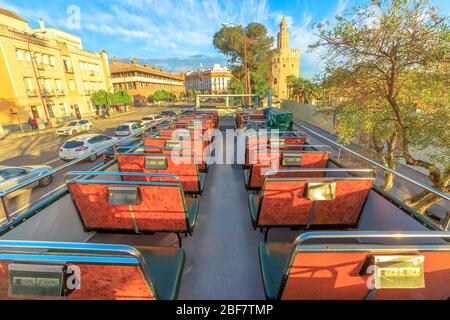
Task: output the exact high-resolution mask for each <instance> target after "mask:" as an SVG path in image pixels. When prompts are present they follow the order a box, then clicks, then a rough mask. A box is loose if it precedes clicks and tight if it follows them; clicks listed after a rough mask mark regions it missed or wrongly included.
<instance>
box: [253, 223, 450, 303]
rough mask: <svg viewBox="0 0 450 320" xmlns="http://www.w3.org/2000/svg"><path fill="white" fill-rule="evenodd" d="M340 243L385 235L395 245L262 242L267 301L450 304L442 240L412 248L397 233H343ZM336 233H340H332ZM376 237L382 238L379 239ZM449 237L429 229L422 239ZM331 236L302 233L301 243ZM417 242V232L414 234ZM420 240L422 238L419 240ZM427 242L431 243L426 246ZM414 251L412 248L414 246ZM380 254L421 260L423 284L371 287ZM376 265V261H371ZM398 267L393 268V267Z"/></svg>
mask: <svg viewBox="0 0 450 320" xmlns="http://www.w3.org/2000/svg"><path fill="white" fill-rule="evenodd" d="M340 233H341V234H342V235H339V236H337V237H336V239H342V238H349V239H352V238H353V239H359V238H360V237H370V238H377V237H380V236H383V237H384V239H386V237H387V238H388V239H389V237H390V240H391V241H394V242H393V243H394V245H390V246H389V249H388V251H386V250H383V245H381V246H380V245H370V244H364V243H358V242H356V241H355V244H352V245H351V246H350V247H349V246H348V243H346V242H344V241H343V242H341V243H336V241H333V242H331V243H329V242H327V241H326V239H322V240H320V242H319V243H317V241H316V242H314V244H303V243H301V242H299V240H298V239H297V240H296V242H294V245H293V244H291V243H261V244H260V247H259V259H260V267H261V274H262V279H263V284H264V289H265V293H266V297H267V299H271V300H273V299H283V300H325V299H331V300H362V299H377V300H378V299H380V300H389V299H396V300H403V299H405V300H406V299H408V300H424V299H426V300H441V299H442V300H448V299H449V298H450V286H449V285H448V284H449V283H450V246H449V245H448V244H447V243H444V242H439V244H436V245H431V244H427V245H420V244H419V245H416V246H415V247H416V248H417V249H415V250H411V248H409V246H404V245H401V244H400V245H399V244H398V242H395V241H396V240H398V239H399V237H404V238H408V233H403V234H402V235H399V233H397V232H391V233H389V232H340ZM333 234H339V232H334V233H333ZM377 234H378V235H377ZM426 234H429V237H434V236H439V235H440V234H442V237H443V238H444V237H447V238H448V237H450V234H449V233H444V232H434V231H427V232H423V236H424V237H423V238H424V239H425V238H427V235H426ZM321 236H323V237H324V238H326V237H329V238H333V237H332V236H330V233H328V232H312V233H304V234H303V235H301V236H300V237H299V239H313V238H320V237H321ZM410 237H411V238H414V237H415V235H414V233H410ZM419 241H420V240H419ZM428 243H429V242H428ZM413 247H414V246H413ZM376 256H388V257H389V256H392V258H395V257H396V256H397V257H398V256H401V257H405V258H408V259H409V258H416V257H423V283H424V285H423V286H416V287H413V288H407V287H405V286H404V285H402V284H401V283H398V284H396V285H397V286H398V287H396V288H387V287H379V288H376V287H375V288H374V287H373V280H374V278H375V276H374V273H373V269H372V271H370V270H371V269H370V268H368V266H370V265H371V261H373V260H372V259H373V257H376ZM372 264H373V263H372ZM393 267H395V265H394V266H393Z"/></svg>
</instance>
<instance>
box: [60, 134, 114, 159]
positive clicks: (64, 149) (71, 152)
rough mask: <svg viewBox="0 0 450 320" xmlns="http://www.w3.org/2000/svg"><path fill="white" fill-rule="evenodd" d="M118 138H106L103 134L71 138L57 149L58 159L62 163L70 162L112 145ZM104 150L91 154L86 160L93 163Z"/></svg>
mask: <svg viewBox="0 0 450 320" xmlns="http://www.w3.org/2000/svg"><path fill="white" fill-rule="evenodd" d="M117 140H118V138H116V137H108V136H105V135H103V134H84V135H80V136H78V137H75V138H71V139H69V140H67V141H66V142H64V144H63V145H62V146H61V148H60V149H59V158H60V159H61V160H63V161H71V160H74V159H76V158H78V157H81V156H85V155H87V154H89V153H92V152H94V151H95V150H99V149H101V148H103V147H106V146H107V145H113V144H114V142H116V141H117ZM105 152H106V150H104V151H100V152H98V153H94V154H92V155H91V156H90V157H89V158H88V160H89V161H91V162H94V161H95V160H97V157H98V156H100V155H102V154H103V153H105Z"/></svg>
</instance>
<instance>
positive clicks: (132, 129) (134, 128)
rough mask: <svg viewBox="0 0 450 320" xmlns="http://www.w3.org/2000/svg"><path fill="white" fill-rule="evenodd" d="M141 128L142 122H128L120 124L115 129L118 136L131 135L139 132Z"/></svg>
mask: <svg viewBox="0 0 450 320" xmlns="http://www.w3.org/2000/svg"><path fill="white" fill-rule="evenodd" d="M140 128H141V126H140V124H139V123H137V122H126V123H122V124H121V125H118V126H117V128H116V131H115V136H116V137H123V136H131V135H135V134H137V133H139V129H140Z"/></svg>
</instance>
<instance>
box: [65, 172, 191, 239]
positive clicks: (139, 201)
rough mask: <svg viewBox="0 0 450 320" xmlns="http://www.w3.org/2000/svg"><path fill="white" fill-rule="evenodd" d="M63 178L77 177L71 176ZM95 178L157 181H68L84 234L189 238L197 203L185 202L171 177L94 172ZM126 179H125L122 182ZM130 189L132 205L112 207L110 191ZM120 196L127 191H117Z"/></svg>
mask: <svg viewBox="0 0 450 320" xmlns="http://www.w3.org/2000/svg"><path fill="white" fill-rule="evenodd" d="M67 175H80V173H77V172H73V173H72V172H71V173H68V174H67ZM95 175H96V176H102V175H105V176H106V175H109V176H111V175H116V176H122V177H125V176H132V175H140V176H148V177H154V178H155V180H156V179H158V181H148V182H137V181H133V182H131V181H115V180H85V179H81V180H70V181H68V182H67V185H68V188H69V191H70V194H71V196H72V199H73V201H74V204H75V206H76V208H77V211H78V213H79V215H80V218H81V221H82V223H83V226H84V228H85V229H86V230H95V231H103V232H116V233H144V234H145V233H150V234H152V233H155V232H170V233H175V234H176V235H177V236H178V239H179V244H180V246H181V236H180V234H181V233H185V234H188V233H189V234H192V232H193V229H194V225H195V222H196V220H197V214H198V208H199V202H198V200H197V199H192V198H185V197H184V192H183V188H182V185H181V182H180V181H175V179H178V178H177V177H175V176H172V175H163V174H145V173H132V172H122V173H116V172H111V173H110V172H95ZM125 179H126V178H125ZM117 188H122V189H124V188H125V189H126V188H132V190H131V191H132V192H134V194H135V195H134V202H133V203H132V204H125V203H122V202H121V203H118V204H116V203H112V201H111V198H112V193H113V190H115V189H117ZM120 192H122V193H123V192H127V191H118V193H119V195H118V196H121V197H123V196H122V195H120Z"/></svg>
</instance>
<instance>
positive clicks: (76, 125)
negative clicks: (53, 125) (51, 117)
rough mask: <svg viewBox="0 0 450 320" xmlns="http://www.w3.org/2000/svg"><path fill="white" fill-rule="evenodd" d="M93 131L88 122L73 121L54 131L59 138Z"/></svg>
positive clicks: (92, 125)
mask: <svg viewBox="0 0 450 320" xmlns="http://www.w3.org/2000/svg"><path fill="white" fill-rule="evenodd" d="M93 129H94V124H93V123H92V122H90V121H89V120H74V121H70V122H67V123H65V124H64V125H63V126H62V127H61V128H59V129H57V130H56V134H57V135H59V136H62V135H66V136H73V135H76V134H78V133H80V132H85V131H91V130H93Z"/></svg>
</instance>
